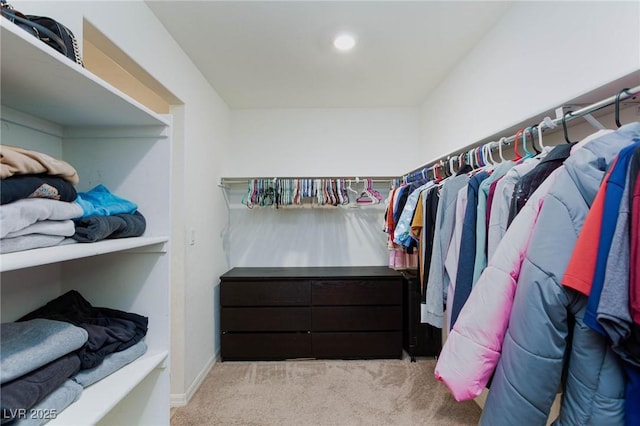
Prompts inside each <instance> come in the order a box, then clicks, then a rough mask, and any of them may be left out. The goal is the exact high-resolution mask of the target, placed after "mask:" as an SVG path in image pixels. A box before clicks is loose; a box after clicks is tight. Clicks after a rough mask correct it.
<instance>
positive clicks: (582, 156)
mask: <svg viewBox="0 0 640 426" xmlns="http://www.w3.org/2000/svg"><path fill="white" fill-rule="evenodd" d="M616 122H617V123H618V125H619V126H621V125H620V123H619V120H618V117H617V116H616ZM563 124H564V122H563ZM539 129H540V128H538V129H535V128H533V127H532V128H526V129H522V130H520V131H518V132H517V134H516V135H515V138H514V154H515V157H514V158H513V159H511V160H505V159H504V156H503V155H502V152H501V151H500V154H499V158H496V157H497V156H493V155H492V150H494V149H495V148H496V147H497V148H498V150H501V149H502V145H503V143H502V142H503V140H501V141H500V142H498V143H489V144H487V145H484V146H482V147H479V148H476V149H474V150H471V151H469V152H467V153H464V154H463V155H462V156H458V157H452V158H449V159H448V160H445V161H441V162H438V163H437V164H435V165H434V166H433V167H432V168H430V169H425V170H422V171H420V172H417V173H414V174H413V175H411V176H410V177H412V178H413V180H412V179H411V178H407V177H405V179H404V182H403V183H402V184H401V185H400V186H399V187H398V188H395V189H394V190H393V191H392V193H391V194H390V196H389V199H388V205H387V214H386V217H385V218H386V221H385V230H386V231H387V232H388V233H389V248H390V250H392V251H405V252H406V253H412V254H411V255H412V256H416V258H417V261H416V269H417V270H418V275H419V278H420V282H421V285H422V297H423V299H422V303H423V305H422V321H423V322H426V323H429V324H431V325H433V326H436V327H446V328H447V330H448V337H447V340H446V342H445V344H444V346H443V348H442V351H441V353H440V356H439V358H438V362H437V365H436V368H435V371H434V374H435V377H436V378H437V379H438V380H440V381H443V382H444V383H445V384H446V385H447V386H448V388H449V389H450V391H451V393H452V394H453V396H454V397H455V399H456V400H458V401H463V400H468V399H473V398H475V397H477V396H479V395H480V393H481V392H482V391H483V390H484V389H485V388H487V387H488V388H489V389H490V390H489V394H488V397H487V400H486V403H485V405H484V409H483V412H482V416H481V419H480V424H481V425H492V426H493V425H513V424H518V423H521V422H523V421H524V422H525V424H532V425H534V424H535V425H545V424H546V422H547V418H548V416H549V412H550V409H551V405H552V403H553V401H554V398H555V396H556V393H557V392H558V391H559V390H560V392H561V393H562V400H561V404H560V414H559V417H558V418H557V419H556V422H555V424H558V425H577V424H594V425H596V424H607V425H623V424H626V425H631V424H635V425H638V424H640V404H638V402H640V278H639V277H640V274H639V273H638V272H637V271H638V269H637V268H638V266H640V250H639V247H640V244H638V241H640V236H639V234H638V229H639V228H640V201H639V200H640V186H639V185H638V184H637V181H638V171H639V170H640V122H635V123H630V124H627V125H624V126H621V127H619V128H618V129H616V130H608V129H603V130H598V131H597V132H595V133H593V134H592V135H590V136H588V137H586V138H584V139H583V140H581V141H579V142H571V141H570V139H569V138H568V135H567V131H566V125H565V126H564V130H565V139H566V141H567V142H568V143H566V144H561V145H557V146H553V147H551V146H544V145H543V144H542V132H541V131H538V130H539ZM534 135H535V136H537V137H538V140H537V141H536V140H535V137H534ZM503 139H505V138H503ZM536 142H537V146H536ZM527 146H528V147H530V148H531V149H529V148H525V147H527ZM456 163H457V165H458V167H455V166H456ZM429 175H431V176H429ZM396 218H397V220H396Z"/></svg>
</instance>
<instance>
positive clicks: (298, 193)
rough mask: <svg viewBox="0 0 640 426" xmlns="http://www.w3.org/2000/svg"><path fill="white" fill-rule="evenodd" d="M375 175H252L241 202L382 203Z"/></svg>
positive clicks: (262, 204)
mask: <svg viewBox="0 0 640 426" xmlns="http://www.w3.org/2000/svg"><path fill="white" fill-rule="evenodd" d="M382 200H383V197H382V195H381V194H380V192H378V191H377V190H376V189H375V188H374V186H373V179H362V180H361V179H360V178H355V179H353V180H352V179H333V178H326V179H323V178H313V179H311V178H300V179H294V178H275V179H273V178H271V179H250V180H249V181H248V184H247V192H246V194H245V195H244V197H243V198H242V204H244V205H245V206H247V207H248V208H253V207H256V206H258V207H274V208H282V207H294V206H305V205H306V206H312V207H313V206H323V207H324V206H327V207H328V206H334V207H337V206H343V207H344V206H350V207H357V206H364V205H375V204H380V202H381V201H382Z"/></svg>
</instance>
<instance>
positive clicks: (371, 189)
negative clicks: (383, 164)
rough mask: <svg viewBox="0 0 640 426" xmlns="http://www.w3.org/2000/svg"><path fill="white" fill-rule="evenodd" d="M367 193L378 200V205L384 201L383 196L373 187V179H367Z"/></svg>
mask: <svg viewBox="0 0 640 426" xmlns="http://www.w3.org/2000/svg"><path fill="white" fill-rule="evenodd" d="M367 191H369V194H371V195H373V196H374V198H375V199H376V200H378V201H377V202H376V204H378V203H379V202H380V201H382V194H380V193H379V192H378V191H376V189H375V188H374V187H373V179H367Z"/></svg>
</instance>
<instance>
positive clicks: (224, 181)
mask: <svg viewBox="0 0 640 426" xmlns="http://www.w3.org/2000/svg"><path fill="white" fill-rule="evenodd" d="M255 179H263V180H274V179H332V180H337V179H341V180H347V181H348V180H350V181H352V182H353V183H355V182H356V180H358V181H359V182H364V181H366V180H367V179H370V180H371V181H372V183H389V182H391V181H393V180H396V179H400V176H375V177H367V176H365V177H355V176H351V177H344V176H317V177H313V176H296V177H289V176H277V177H264V176H262V177H223V178H220V185H223V186H224V185H234V184H244V185H246V184H247V183H248V182H249V181H250V180H255Z"/></svg>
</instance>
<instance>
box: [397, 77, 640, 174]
mask: <svg viewBox="0 0 640 426" xmlns="http://www.w3.org/2000/svg"><path fill="white" fill-rule="evenodd" d="M638 95H640V86H635V87H633V88H630V89H626V90H625V89H623V90H621V91H620V92H619V93H618V94H616V95H613V96H610V97H608V98H606V99H603V100H601V101H598V102H595V103H593V104H591V105H588V106H586V107H583V108H580V109H578V110H576V111H570V112H568V113H566V114H565V116H564V117H559V118H555V119H553V120H549V121H546V120H545V121H543V122H542V123H541V124H540V125H539V126H540V128H541V130H542V131H544V130H548V129H555V128H556V127H557V126H559V125H560V126H561V125H562V121H563V119H564V122H565V123H568V122H569V121H571V120H575V119H577V118H581V117H584V116H585V115H588V114H591V113H592V112H596V111H599V110H601V109H603V108H606V107H609V106H612V105H615V104H616V103H620V102H622V101H625V100H627V99H631V98H635V97H636V96H638ZM515 139H516V135H515V134H514V135H511V136H509V137H507V138H504V139H499V140H500V141H501V142H502V143H503V144H504V145H510V144H512V143H513V142H514V141H515ZM487 143H489V142H484V143H475V144H470V145H467V146H466V147H464V148H460V149H458V150H456V151H453V152H451V153H449V154H447V155H443V156H441V157H439V158H437V159H435V160H433V161H430V162H429V163H427V164H426V165H424V166H421V167H418V168H416V169H413V170H412V171H410V172H409V173H405V174H404V175H403V176H402V177H403V179H406V178H407V177H409V176H415V174H416V173H420V172H422V171H423V170H425V169H429V168H430V167H432V166H433V165H435V164H436V163H438V162H439V161H443V160H448V159H449V158H451V157H454V156H458V155H460V154H464V153H466V152H468V151H469V150H471V149H474V148H477V147H480V146H483V145H486V144H487ZM493 143H496V144H497V143H499V142H497V141H494V142H493ZM496 146H497V145H496Z"/></svg>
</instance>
